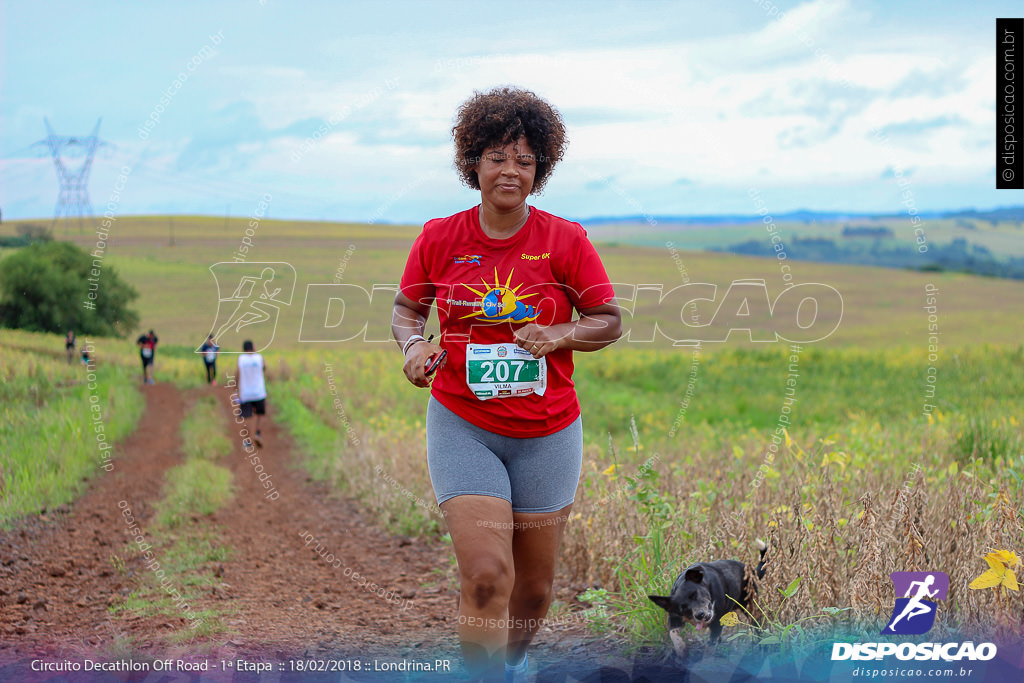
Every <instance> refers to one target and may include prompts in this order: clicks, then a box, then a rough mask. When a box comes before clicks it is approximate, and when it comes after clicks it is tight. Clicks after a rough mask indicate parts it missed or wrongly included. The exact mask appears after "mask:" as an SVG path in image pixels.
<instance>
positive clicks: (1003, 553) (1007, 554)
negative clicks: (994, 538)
mask: <svg viewBox="0 0 1024 683" xmlns="http://www.w3.org/2000/svg"><path fill="white" fill-rule="evenodd" d="M989 557H991V558H993V559H996V560H998V561H1000V562H1002V563H1003V564H1004V565H1006V566H1007V567H1016V566H1017V565H1018V564H1020V560H1019V559H1018V558H1017V553H1015V552H1013V551H1012V550H993V551H992V552H990V553H989V554H988V555H986V556H985V558H986V559H988V558H989Z"/></svg>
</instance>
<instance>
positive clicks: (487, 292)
mask: <svg viewBox="0 0 1024 683" xmlns="http://www.w3.org/2000/svg"><path fill="white" fill-rule="evenodd" d="M514 272H515V268H513V269H512V270H511V271H509V274H508V279H507V280H505V284H501V280H500V279H499V278H498V269H497V268H495V269H494V284H493V285H492V284H490V283H489V282H487V280H484V279H481V280H480V282H482V283H483V285H484V288H485V289H484V291H482V292H481V291H478V290H475V289H473V288H472V287H470V286H469V285H465V284H464V285H462V286H463V287H465V288H466V289H468V290H469V291H471V292H473V293H474V294H476V295H477V296H479V297H480V299H481V301H480V310H479V311H476V312H474V313H470V314H468V315H464V316H462V318H477V317H482V318H484V319H486V320H511V321H513V322H517V323H519V322H527V321H530V320H536V319H537V317H538V316H539V315H540V309H535V308H534V307H533V306H529V305H527V304H524V303H523V302H522V300H523V299H527V298H529V297H531V296H536V295H537V292H533V293H532V294H524V295H523V296H519V295H518V294H516V292H518V291H519V290H520V288H522V286H523V283H520V284H518V285H516V286H515V287H511V286H510V285H511V284H512V273H514ZM462 318H460V320H461V319H462Z"/></svg>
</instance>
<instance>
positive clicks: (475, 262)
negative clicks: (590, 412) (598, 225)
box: [401, 207, 615, 437]
mask: <svg viewBox="0 0 1024 683" xmlns="http://www.w3.org/2000/svg"><path fill="white" fill-rule="evenodd" d="M477 212H478V209H477V207H474V208H472V209H469V210H468V211H462V212H460V213H457V214H455V215H454V216H449V217H448V218H437V219H434V220H432V221H429V222H428V223H427V224H426V225H425V226H423V232H421V233H420V235H419V237H417V238H416V241H415V243H414V244H413V246H412V251H411V252H410V254H409V260H408V261H407V262H406V264H405V272H404V273H403V274H402V284H401V289H402V293H403V294H405V295H406V296H407V297H409V298H410V299H412V300H413V301H420V302H422V303H424V304H428V305H429V304H430V303H431V302H436V303H437V311H438V318H439V322H440V326H441V340H440V345H441V346H442V347H443V348H444V349H445V350H446V351H447V352H448V360H447V362H446V364H445V366H444V367H443V368H441V370H440V371H438V373H437V376H436V377H435V378H434V381H433V384H432V390H431V393H432V395H433V396H434V398H435V399H437V400H438V401H440V402H441V403H442V404H443V405H444V406H445V407H447V408H448V409H449V410H451V411H452V412H454V413H455V414H456V415H458V416H460V417H462V418H463V419H465V420H468V421H469V422H472V423H473V424H475V425H477V426H479V427H481V428H483V429H486V430H488V431H491V432H495V433H497V434H503V435H505V436H513V437H537V436H547V435H548V434H553V433H555V432H557V431H558V430H560V429H563V428H564V427H566V426H568V425H569V424H571V423H572V422H573V421H574V420H575V419H576V418H577V417H579V414H580V406H579V401H578V400H577V399H576V390H575V388H574V385H573V381H572V371H573V362H572V350H571V349H558V350H557V351H553V352H552V353H549V354H548V355H547V356H546V358H547V364H548V385H547V389H546V391H545V393H544V395H543V396H540V395H538V394H527V395H525V396H511V397H507V398H492V399H489V400H486V401H482V400H480V399H478V398H477V397H476V396H475V395H474V394H473V392H472V391H471V390H470V388H469V387H468V386H467V384H466V344H467V343H474V344H500V343H506V342H514V341H515V337H514V336H513V330H514V329H517V328H519V327H522V326H523V325H526V324H527V323H530V322H534V323H536V324H538V325H555V324H558V323H565V322H569V321H571V320H572V319H573V309H574V308H575V309H577V310H578V309H586V308H592V307H594V306H599V305H601V304H605V303H608V302H610V301H613V300H614V299H615V292H614V290H613V289H612V286H611V283H610V282H609V281H608V275H607V273H606V272H605V269H604V265H603V264H602V263H601V259H600V257H599V256H598V255H597V251H596V250H595V249H594V246H593V245H592V244H591V243H590V241H589V240H588V239H587V233H586V231H585V230H584V229H583V227H582V226H581V225H580V224H578V223H572V222H570V221H567V220H565V219H563V218H559V217H558V216H554V215H552V214H550V213H547V212H545V211H541V210H539V209H536V208H534V207H530V216H529V218H528V219H527V220H526V224H525V225H523V227H522V228H520V230H519V231H518V232H517V233H516V234H515V235H513V236H512V237H509V238H508V239H492V238H490V237H488V236H487V235H485V234H484V232H483V230H482V229H481V228H480V220H479V215H478V213H477ZM495 301H498V302H499V303H500V305H499V307H498V308H497V309H496V308H495V306H494V305H493V304H494V302H495ZM488 302H489V303H490V304H491V305H490V306H488V305H487V303H488Z"/></svg>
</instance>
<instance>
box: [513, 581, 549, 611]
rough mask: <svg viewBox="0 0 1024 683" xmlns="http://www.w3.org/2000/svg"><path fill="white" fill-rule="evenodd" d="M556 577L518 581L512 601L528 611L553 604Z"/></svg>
mask: <svg viewBox="0 0 1024 683" xmlns="http://www.w3.org/2000/svg"><path fill="white" fill-rule="evenodd" d="M553 580H554V577H548V576H532V577H529V578H526V577H524V578H523V579H522V580H520V581H517V582H516V584H515V589H514V591H513V595H512V599H513V600H514V601H515V602H516V603H517V604H518V605H519V606H520V607H523V608H526V609H542V608H544V607H546V606H547V605H548V604H550V602H551V596H552V588H551V584H552V582H553Z"/></svg>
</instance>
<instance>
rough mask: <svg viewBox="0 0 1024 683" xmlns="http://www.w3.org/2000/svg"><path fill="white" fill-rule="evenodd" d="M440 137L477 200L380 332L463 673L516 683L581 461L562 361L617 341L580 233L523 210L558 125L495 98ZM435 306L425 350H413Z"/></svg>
mask: <svg viewBox="0 0 1024 683" xmlns="http://www.w3.org/2000/svg"><path fill="white" fill-rule="evenodd" d="M452 133H453V135H454V138H455V165H456V168H457V169H458V172H459V176H460V178H461V180H462V181H463V182H464V183H465V184H466V185H468V186H469V187H471V188H473V189H475V190H479V191H480V204H479V205H477V206H475V207H473V208H471V209H469V210H466V211H462V212H460V213H457V214H455V215H453V216H449V217H447V218H439V219H435V220H432V221H429V222H428V223H427V224H426V225H425V226H424V227H423V231H422V232H421V233H420V235H419V237H418V238H417V239H416V241H415V243H414V244H413V246H412V251H411V253H410V254H409V258H408V260H407V262H406V266H405V272H404V274H403V275H402V280H401V285H400V291H399V293H398V295H397V296H396V297H395V305H394V311H393V314H392V331H393V333H394V336H395V340H396V341H397V342H398V346H399V348H400V349H401V350H402V353H403V354H404V356H405V361H404V365H403V371H404V373H405V376H406V378H407V379H408V380H409V382H411V383H412V384H413V385H415V386H417V387H427V386H430V387H431V396H430V400H429V402H428V407H427V463H428V467H429V470H430V479H431V483H432V485H433V488H434V493H435V495H436V497H437V502H438V504H439V505H440V507H441V510H442V512H443V513H444V517H445V520H446V521H447V524H448V529H449V531H450V533H451V538H452V543H453V545H454V550H455V556H456V559H457V561H458V565H459V578H460V581H461V601H460V604H459V613H458V624H459V625H458V632H459V638H460V640H461V643H462V652H463V657H464V659H465V663H466V668H467V670H468V671H469V673H470V675H471V676H472V677H474V678H491V677H494V676H500V675H501V673H502V672H501V668H502V665H503V664H504V669H505V675H506V678H508V679H512V680H522V679H523V678H525V676H526V672H527V666H528V662H527V656H526V651H527V648H528V646H529V644H530V641H531V640H532V639H533V636H534V634H535V633H536V631H537V629H538V628H539V627H540V625H541V623H542V622H543V619H544V617H545V615H546V614H547V611H548V606H549V605H550V604H551V597H552V588H551V586H552V582H553V580H554V574H555V561H556V557H557V555H558V549H559V546H560V545H561V541H562V531H563V528H564V526H565V523H566V521H567V520H568V519H569V513H570V511H571V509H572V504H573V501H574V500H575V495H576V487H577V484H578V483H579V477H580V469H581V465H582V459H583V429H582V423H581V419H580V405H579V401H578V400H577V398H576V391H575V389H574V387H573V381H572V372H573V351H597V350H598V349H601V348H604V347H605V346H608V345H609V344H611V343H613V342H614V341H615V340H616V339H618V338H619V335H620V334H621V318H620V313H619V308H618V306H617V304H616V301H615V292H614V291H613V289H612V286H611V284H610V283H609V280H608V275H607V274H606V272H605V269H604V266H603V264H602V263H601V259H600V257H599V256H598V254H597V251H596V250H595V249H594V247H593V245H592V244H591V243H590V241H589V240H588V239H587V235H586V232H585V231H584V230H583V228H582V227H581V226H580V225H579V224H578V223H572V222H570V221H567V220H564V219H562V218H559V217H558V216H554V215H552V214H550V213H547V212H545V211H542V210H540V209H538V208H536V207H533V206H530V205H528V204H527V203H526V200H527V198H528V197H529V196H530V195H531V194H533V193H535V192H540V191H541V189H542V188H543V187H544V184H545V182H546V181H547V180H548V178H549V177H550V175H551V171H552V169H553V168H554V166H555V164H556V163H557V162H558V161H559V160H561V159H562V156H563V153H564V151H565V146H566V135H565V127H564V124H563V122H562V117H561V115H560V114H559V113H558V112H557V111H556V110H555V109H554V108H553V107H552V106H551V105H550V104H548V103H547V102H546V101H544V100H542V99H541V98H539V97H538V96H536V95H535V94H533V93H532V92H529V91H526V90H521V89H518V88H496V89H494V90H491V91H489V92H485V93H479V92H478V93H475V94H474V96H473V97H471V98H470V99H469V100H467V101H466V102H465V103H463V104H462V105H461V107H460V108H459V110H458V113H457V120H456V123H455V127H454V128H453V130H452ZM432 303H436V304H437V310H438V322H439V325H440V329H441V337H440V339H439V340H438V343H436V344H435V343H432V342H431V341H430V340H428V339H424V338H423V332H424V328H425V325H426V321H427V316H428V314H429V312H430V307H431V304H432ZM574 313H575V314H576V315H574ZM443 351H444V352H447V361H446V362H444V363H443V364H440V367H439V368H438V369H436V370H434V371H433V372H432V373H431V374H430V375H429V376H428V374H427V369H428V368H429V367H432V366H433V365H434V364H435V363H440V361H441V358H442V356H441V354H442V352H443Z"/></svg>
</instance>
